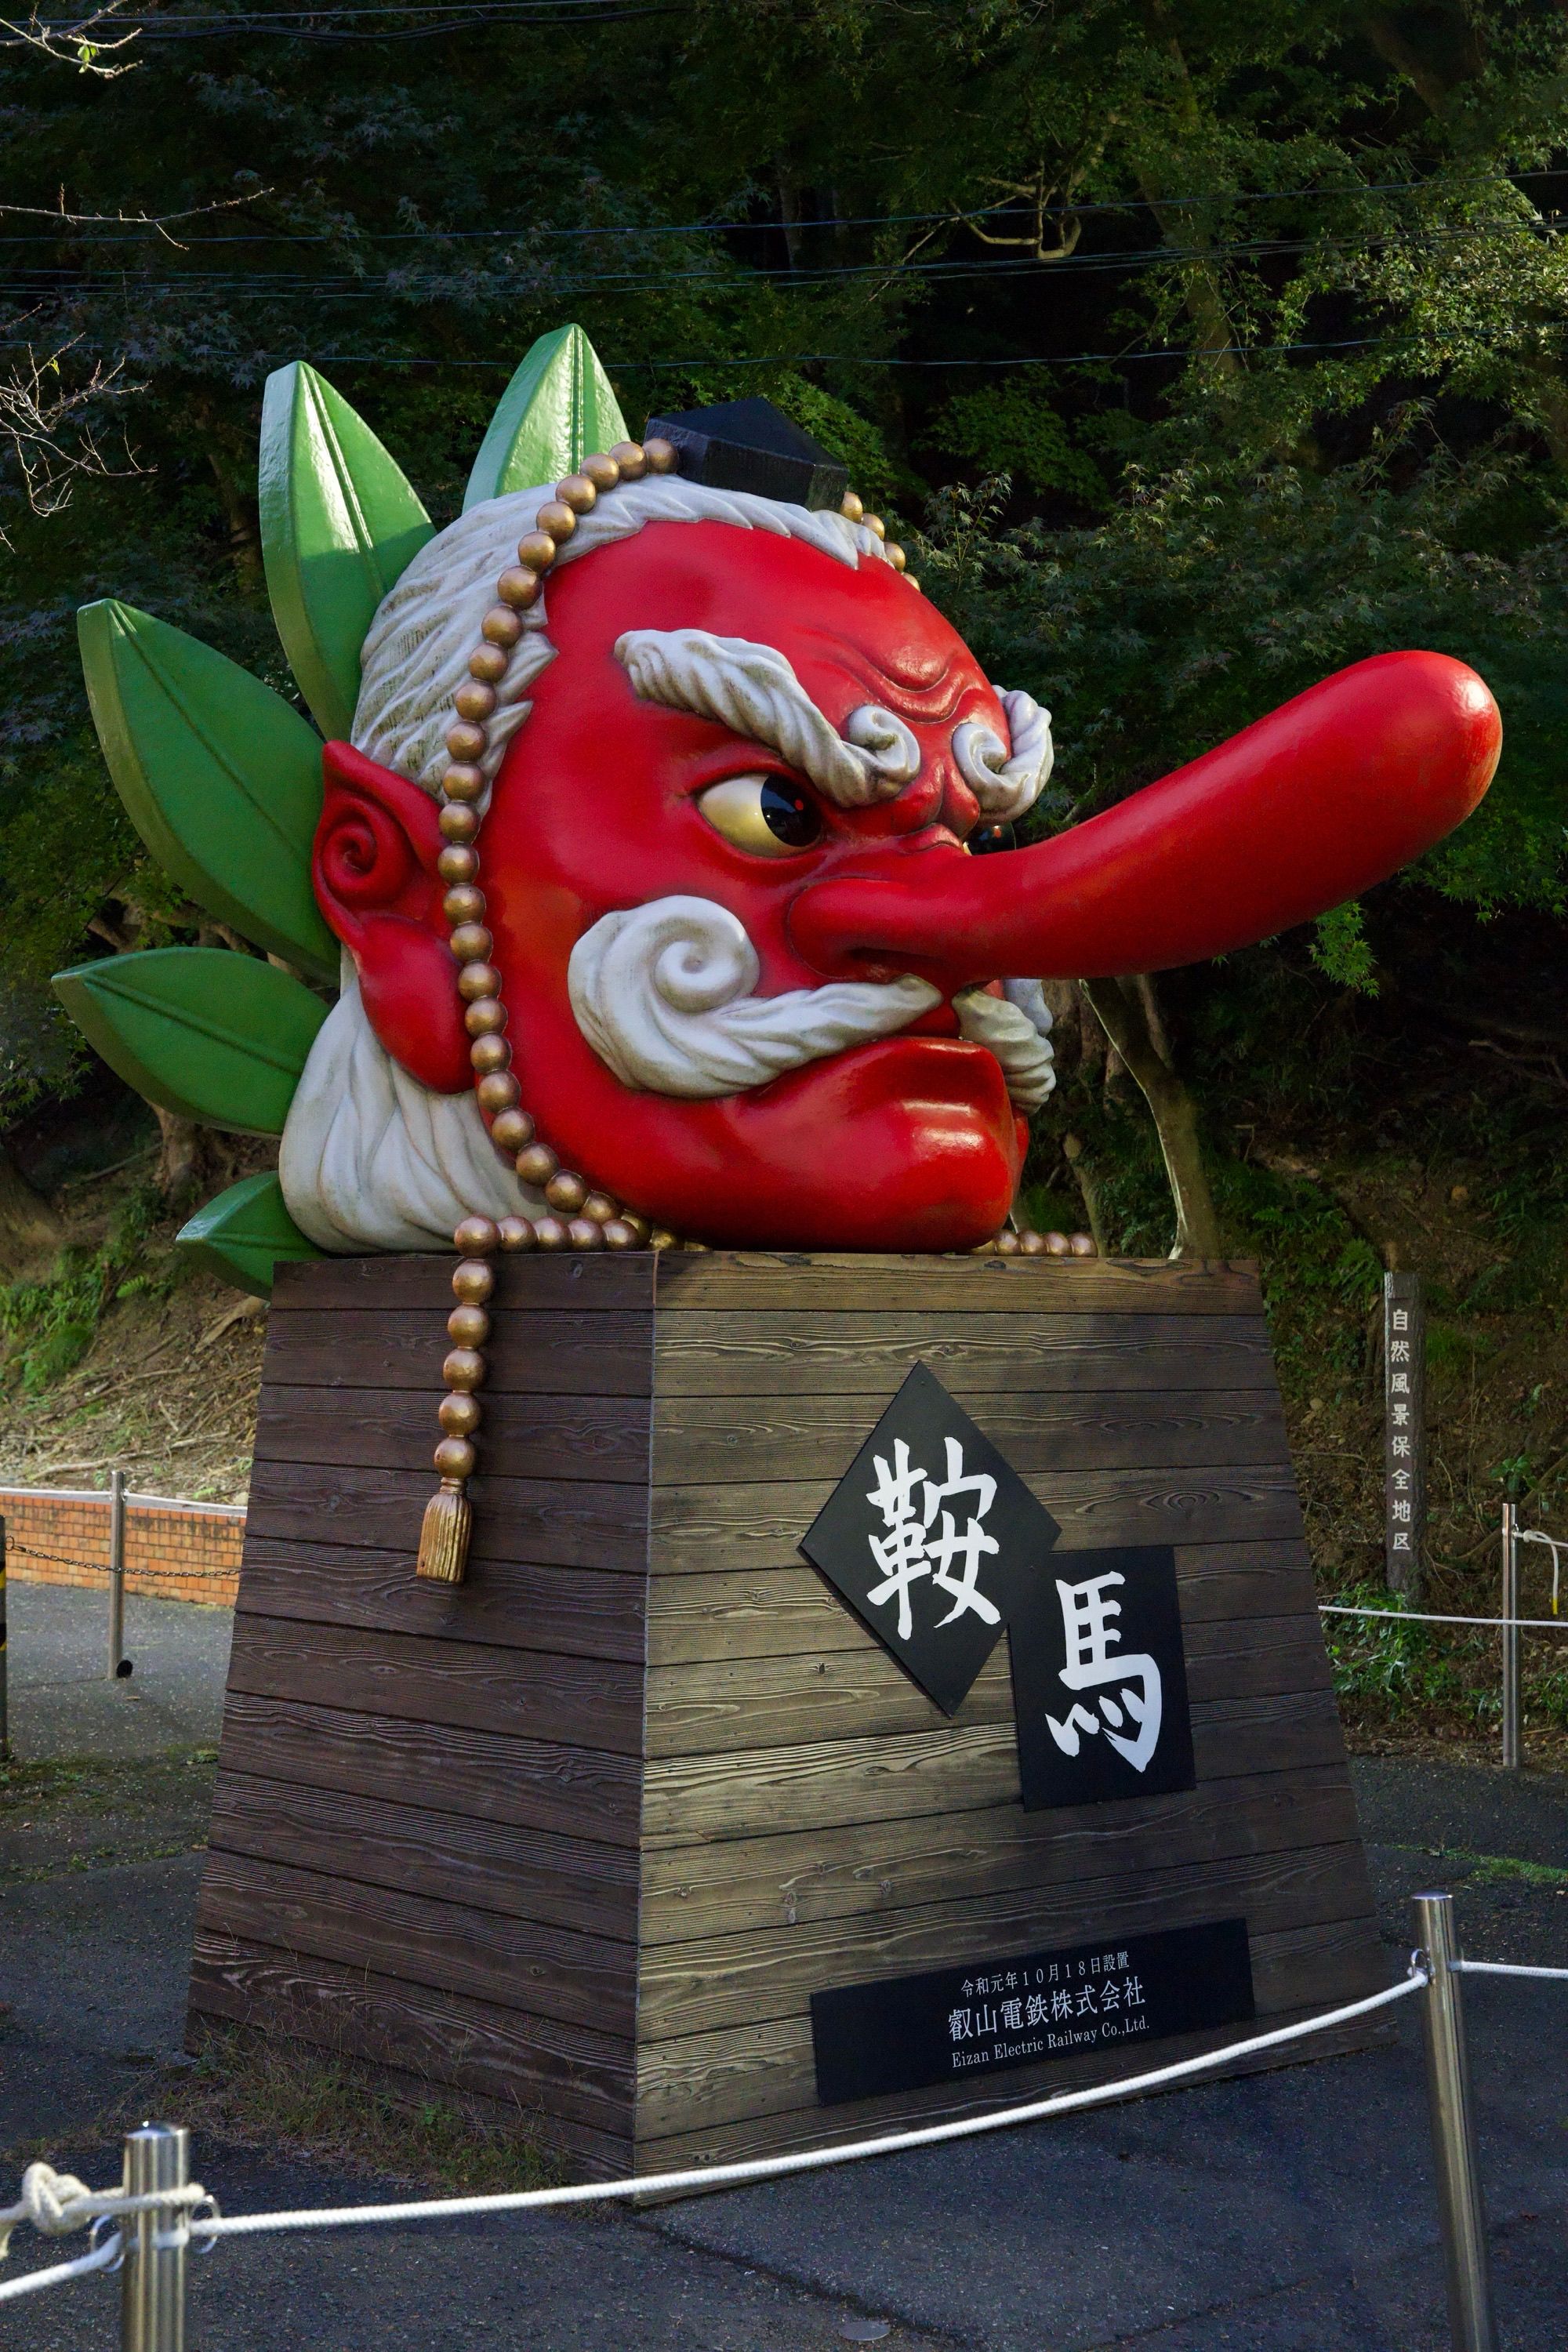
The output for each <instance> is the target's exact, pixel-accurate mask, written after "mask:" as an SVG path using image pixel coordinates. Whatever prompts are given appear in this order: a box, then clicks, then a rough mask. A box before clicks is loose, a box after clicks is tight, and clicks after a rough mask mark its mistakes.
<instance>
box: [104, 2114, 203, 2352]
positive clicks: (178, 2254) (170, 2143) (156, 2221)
mask: <svg viewBox="0 0 1568 2352" xmlns="http://www.w3.org/2000/svg"><path fill="white" fill-rule="evenodd" d="M190 2177H191V2136H190V2133H189V2132H188V2131H186V2129H185V2127H184V2125H183V2124H143V2125H142V2127H141V2129H140V2130H139V2131H132V2132H127V2133H126V2135H125V2179H124V2189H125V2194H126V2196H127V2197H145V2196H148V2195H149V2194H150V2193H151V2192H152V2190H153V2189H183V2188H184V2186H185V2183H186V2182H187V2181H188V2180H189V2179H190ZM121 2226H122V2228H123V2231H124V2245H125V2267H124V2270H123V2272H122V2273H121V2297H120V2343H121V2352H184V2347H185V2240H186V2236H187V2225H186V2221H185V2216H184V2213H183V2212H182V2211H180V2210H178V2209H177V2208H174V2207H172V2206H165V2207H164V2208H163V2210H161V2211H159V2210H153V2211H151V2212H143V2213H132V2214H128V2215H127V2216H126V2218H125V2221H123V2223H122V2224H121Z"/></svg>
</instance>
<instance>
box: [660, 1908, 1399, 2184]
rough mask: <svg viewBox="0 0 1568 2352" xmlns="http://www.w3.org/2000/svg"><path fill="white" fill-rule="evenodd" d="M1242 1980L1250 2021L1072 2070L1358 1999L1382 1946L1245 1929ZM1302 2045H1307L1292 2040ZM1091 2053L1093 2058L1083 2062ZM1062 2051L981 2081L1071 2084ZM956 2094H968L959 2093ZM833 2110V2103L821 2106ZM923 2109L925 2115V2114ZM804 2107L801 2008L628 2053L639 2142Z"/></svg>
mask: <svg viewBox="0 0 1568 2352" xmlns="http://www.w3.org/2000/svg"><path fill="white" fill-rule="evenodd" d="M1252 1981H1253V1990H1254V1992H1255V1995H1256V1997H1257V2002H1258V2023H1257V2024H1256V2026H1253V2025H1248V2024H1240V2025H1229V2026H1225V2027H1222V2028H1219V2029H1218V2030H1217V2031H1215V2032H1211V2033H1209V2034H1207V2035H1179V2036H1173V2038H1172V2039H1171V2040H1170V2041H1162V2042H1150V2043H1148V2044H1147V2045H1145V2046H1144V2047H1142V2048H1137V2049H1134V2048H1129V2049H1127V2050H1125V2051H1121V2052H1105V2053H1095V2054H1096V2057H1097V2058H1099V2059H1100V2061H1101V2063H1102V2069H1103V2071H1101V2072H1100V2074H1098V2076H1097V2075H1096V2074H1093V2073H1089V2074H1086V2075H1080V2076H1079V2078H1078V2079H1080V2080H1088V2081H1094V2080H1097V2079H1098V2080H1100V2081H1106V2080H1114V2079H1115V2077H1116V2076H1117V2075H1118V2074H1141V2073H1142V2072H1143V2071H1144V2070H1145V2069H1148V2068H1152V2067H1156V2066H1163V2065H1169V2064H1171V2063H1173V2062H1174V2061H1175V2060H1176V2059H1177V2058H1178V2057H1180V2056H1183V2055H1185V2054H1187V2053H1189V2052H1191V2051H1194V2050H1196V2049H1198V2048H1202V2047H1204V2046H1205V2043H1206V2046H1207V2047H1209V2048H1211V2049H1214V2048H1221V2047H1223V2046H1224V2044H1225V2042H1227V2041H1232V2042H1239V2041H1243V2040H1245V2039H1246V2038H1247V2035H1248V2033H1250V2032H1266V2031H1267V2030H1268V2027H1270V2026H1272V2025H1274V2024H1276V2023H1278V2022H1283V2021H1285V2019H1287V2018H1289V2017H1292V2016H1300V2015H1302V2014H1305V2015H1308V2016H1310V2015H1311V2014H1312V2012H1313V2011H1314V2010H1319V2009H1324V2008H1328V2007H1330V2006H1333V2005H1337V2004H1339V2003H1340V2002H1343V2001H1351V2000H1361V1999H1363V1997H1364V1996H1365V1995H1366V1994H1368V1993H1373V1992H1378V1991H1381V1990H1382V1989H1383V1987H1384V1985H1385V1984H1386V1983H1387V1981H1388V1956H1387V1954H1386V1953H1385V1952H1384V1950H1383V1948H1382V1947H1381V1945H1380V1944H1379V1942H1378V1939H1377V1937H1376V1936H1375V1934H1373V1932H1372V1931H1371V1930H1370V1929H1369V1927H1368V1926H1367V1923H1366V1921H1365V1920H1364V1919H1356V1920H1334V1921H1332V1922H1331V1923H1329V1924H1327V1925H1314V1926H1313V1927H1310V1928H1307V1929H1295V1930H1292V1931H1290V1932H1289V1933H1288V1934H1285V1935H1276V1936H1270V1935H1261V1936H1256V1937H1253V1938H1252ZM1300 2054H1301V2055H1302V2056H1307V2055H1315V2054H1316V2053H1314V2052H1313V2050H1312V2045H1311V2044H1310V2042H1308V2043H1304V2044H1303V2045H1302V2050H1301V2053H1300ZM1091 2063H1092V2062H1091ZM1071 2064H1072V2062H1071V2060H1070V2059H1068V2058H1067V2057H1066V2056H1065V2055H1064V2056H1063V2057H1062V2058H1055V2059H1047V2060H1046V2061H1044V2062H1043V2063H1041V2064H1039V2065H1037V2066H1015V2067H1009V2068H1008V2069H1007V2071H1006V2074H1005V2075H993V2076H991V2077H990V2078H989V2084H988V2088H991V2089H994V2087H995V2086H996V2085H997V2084H999V2083H1001V2082H1003V2081H1006V2082H1009V2083H1011V2084H1012V2085H1013V2089H1012V2092H1011V2095H1010V2098H1009V2100H1008V2101H1007V2102H1006V2104H1012V2102H1013V2101H1016V2102H1017V2103H1019V2104H1020V2105H1021V2104H1022V2103H1023V2102H1024V2101H1025V2100H1026V2099H1028V2098H1029V2097H1031V2096H1032V2095H1033V2096H1046V2097H1048V2096H1049V2095H1050V2093H1051V2091H1052V2090H1054V2089H1058V2088H1060V2089H1063V2090H1066V2089H1068V2088H1071V2087H1076V2082H1075V2081H1069V2079H1068V2068H1069V2067H1070V2066H1071ZM964 2104H965V2105H967V2104H968V2103H967V2101H965V2102H964ZM856 2105H858V2106H860V2107H861V2108H863V2110H864V2111H865V2112H866V2114H867V2115H868V2117H869V2116H870V2115H871V2114H872V2112H873V2111H874V2112H875V2113H876V2114H877V2115H878V2116H888V2115H890V2114H891V2113H892V2112H893V2111H895V2110H900V2109H904V2108H906V2107H907V2108H908V2109H910V2111H912V2112H914V2113H917V2114H919V2115H920V2116H921V2120H922V2121H923V2120H926V2119H927V2110H928V2108H931V2109H934V2110H935V2111H936V2113H940V2112H942V2110H944V2109H945V2108H946V2107H947V2105H948V2100H947V2099H946V2098H945V2097H944V2095H943V2086H942V2085H941V2084H932V2085H931V2087H930V2088H929V2089H928V2090H927V2091H925V2092H924V2093H917V2094H915V2095H913V2096H912V2097H910V2098H907V2099H905V2098H900V2097H899V2096H898V2095H893V2096H892V2097H888V2098H881V2099H875V2100H865V2101H858V2102H856ZM826 2112H827V2113H828V2114H830V2115H834V2116H837V2113H838V2110H837V2109H829V2110H827V2111H826ZM936 2113H933V2114H932V2115H931V2117H930V2119H931V2120H933V2121H934V2120H935V2119H936ZM790 2114H795V2115H805V2114H810V2115H813V2116H816V2117H818V2118H820V2117H821V2116H823V2114H824V2110H823V2109H821V2108H820V2107H819V2106H818V2105H817V2101H816V2070H815V2066H814V2064H813V2059H812V2044H811V2021H810V2018H809V2016H807V2015H806V2014H805V2013H804V2012H802V2013H800V2014H797V2015H795V2016H793V2017H778V2018H770V2019H768V2020H767V2021H764V2022H762V2023H758V2024H755V2025H744V2026H742V2027H740V2028H739V2029H730V2030H728V2031H723V2030H721V2031H720V2032H707V2033H693V2034H689V2035H685V2036H682V2037H681V2038H680V2039H679V2040H675V2041H669V2042H649V2043H647V2044H645V2045H644V2047H643V2048H642V2049H640V2050H639V2052H638V2053H637V2138H638V2143H639V2146H642V2147H650V2146H651V2144H652V2143H654V2142H656V2141H658V2140H661V2139H664V2140H668V2138H670V2137H672V2136H673V2135H674V2134H676V2133H678V2132H687V2133H689V2132H694V2131H701V2132H710V2131H711V2130H713V2129H714V2128H715V2127H716V2126H722V2125H725V2124H736V2123H748V2122H751V2121H752V2120H754V2119H756V2118H760V2117H762V2116H779V2115H790Z"/></svg>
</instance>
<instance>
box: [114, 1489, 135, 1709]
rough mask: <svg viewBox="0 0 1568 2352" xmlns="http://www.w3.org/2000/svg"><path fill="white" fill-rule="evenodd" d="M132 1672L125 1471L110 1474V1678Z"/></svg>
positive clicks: (117, 1678) (120, 1677) (117, 1677)
mask: <svg viewBox="0 0 1568 2352" xmlns="http://www.w3.org/2000/svg"><path fill="white" fill-rule="evenodd" d="M130 1672H131V1661H130V1659H129V1658H128V1657H127V1656H126V1654H125V1473H124V1471H123V1470H111V1471H110V1474H109V1679H110V1682H119V1681H121V1680H122V1679H123V1678H124V1676H125V1675H128V1674H129V1673H130Z"/></svg>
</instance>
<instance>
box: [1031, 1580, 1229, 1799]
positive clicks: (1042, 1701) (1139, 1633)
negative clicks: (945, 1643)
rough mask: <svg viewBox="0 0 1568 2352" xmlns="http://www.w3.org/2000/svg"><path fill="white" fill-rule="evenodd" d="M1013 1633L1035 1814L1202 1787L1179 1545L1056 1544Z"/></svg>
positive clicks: (1165, 1794)
mask: <svg viewBox="0 0 1568 2352" xmlns="http://www.w3.org/2000/svg"><path fill="white" fill-rule="evenodd" d="M1008 1640H1009V1643H1010V1644H1011V1647H1012V1654H1013V1711H1014V1713H1015V1715H1016V1717H1017V1719H1018V1778H1019V1780H1020V1783H1021V1785H1022V1788H1023V1794H1024V1810H1025V1811H1026V1812H1042V1811H1046V1810H1047V1809H1048V1808H1050V1807H1053V1806H1058V1805H1093V1804H1100V1803H1103V1802H1104V1801H1106V1800H1107V1799H1110V1798H1117V1797H1163V1796H1168V1795H1170V1794H1171V1792H1172V1791H1173V1790H1177V1789H1191V1788H1193V1787H1194V1786H1195V1780H1194V1771H1193V1733H1192V1725H1191V1721H1190V1719H1189V1717H1188V1714H1187V1668H1186V1656H1185V1653H1184V1649H1183V1646H1182V1616H1181V1610H1180V1607H1179V1605H1178V1602H1177V1599H1176V1560H1175V1554H1174V1553H1173V1551H1172V1549H1171V1547H1170V1545H1169V1544H1160V1545H1153V1546H1141V1547H1138V1548H1128V1549H1120V1550H1114V1551H1083V1552H1057V1553H1054V1554H1053V1556H1052V1558H1051V1559H1050V1561H1049V1563H1048V1564H1047V1569H1046V1571H1045V1573H1044V1575H1042V1576H1040V1577H1038V1578H1037V1579H1036V1580H1035V1582H1034V1583H1033V1584H1032V1586H1031V1587H1030V1589H1029V1591H1028V1594H1027V1597H1026V1600H1025V1601H1023V1602H1022V1604H1021V1605H1020V1607H1019V1608H1018V1610H1017V1611H1016V1613H1015V1614H1014V1615H1013V1617H1012V1618H1011V1620H1010V1628H1009V1633H1008Z"/></svg>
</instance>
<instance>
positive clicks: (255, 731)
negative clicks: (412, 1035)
mask: <svg viewBox="0 0 1568 2352" xmlns="http://www.w3.org/2000/svg"><path fill="white" fill-rule="evenodd" d="M77 635H78V638H79V643H80V646H81V666H82V669H83V672H84V673H85V675H86V677H87V693H88V700H89V702H90V703H91V705H92V719H93V724H94V726H95V727H96V728H97V729H98V740H99V741H100V744H101V745H102V747H103V756H104V758H105V760H106V761H108V762H109V772H110V775H111V776H112V777H113V779H114V782H115V787H116V789H117V791H118V792H119V794H120V797H121V800H122V801H123V802H124V803H125V806H126V810H127V812H128V814H129V815H130V818H131V822H132V824H133V825H134V826H135V827H136V830H137V832H138V833H139V834H140V835H141V836H142V840H143V841H144V842H145V843H146V845H147V846H148V848H149V849H150V850H151V851H152V853H153V856H154V857H155V858H156V859H157V860H158V863H159V864H160V866H163V868H164V870H165V872H167V873H168V874H171V875H172V876H173V877H174V880H175V881H176V882H177V883H178V884H179V886H180V887H181V889H182V890H184V891H186V892H188V893H189V895H190V896H191V898H194V899H195V901H196V903H197V905H198V906H202V907H205V908H206V909H207V911H208V912H209V913H210V914H214V915H216V917H217V918H218V919H219V921H220V922H225V923H229V924H232V926H233V928H234V929H236V930H237V931H239V932H240V933H242V934H243V936H244V937H245V938H246V939H247V940H254V941H255V943H256V945H257V946H258V947H262V948H266V949H267V950H268V951H269V952H270V953H271V954H273V955H279V956H282V957H284V958H285V959H286V960H287V961H289V963H297V964H300V965H302V966H303V967H304V968H305V969H306V970H307V971H312V972H315V973H318V974H319V975H320V976H321V978H322V979H326V980H331V979H334V978H335V977H336V975H337V970H338V944H337V941H336V940H334V939H333V937H332V935H331V931H330V930H329V929H327V926H326V924H325V923H324V922H323V920H322V919H321V909H320V908H319V907H318V906H317V904H316V898H315V892H314V890H313V889H312V887H311V884H310V843H311V839H312V837H313V835H314V833H315V830H316V821H317V819H318V818H319V817H320V815H321V738H320V736H319V735H318V734H317V733H316V731H315V729H314V728H313V727H310V726H309V725H307V723H306V721H305V720H304V719H301V718H300V714H299V713H298V711H296V710H291V709H289V705H288V704H287V703H286V702H285V701H284V700H283V698H282V697H281V695H277V694H274V693H273V691H272V689H271V688H270V687H268V686H263V685H262V683H261V681H260V679H259V678H254V677H251V675H250V673H249V671H248V670H243V669H241V668H240V667H238V665H237V663H235V662H231V661H229V660H227V659H226V657H225V656H224V655H222V654H220V653H215V652H214V650H213V648H212V646H204V645H203V644H201V643H200V641H199V640H198V639H197V638H195V637H188V636H186V635H185V634H184V630H183V629H173V628H171V627H170V626H169V625H168V624H167V623H166V622H164V621H155V620H153V617H152V616H151V614H147V613H139V612H137V611H136V609H135V607H134V606H133V605H131V604H121V603H119V602H118V600H117V599H115V598H113V597H106V598H105V599H104V601H103V602H102V603H101V604H84V605H83V606H82V608H81V610H80V612H79V614H77Z"/></svg>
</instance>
